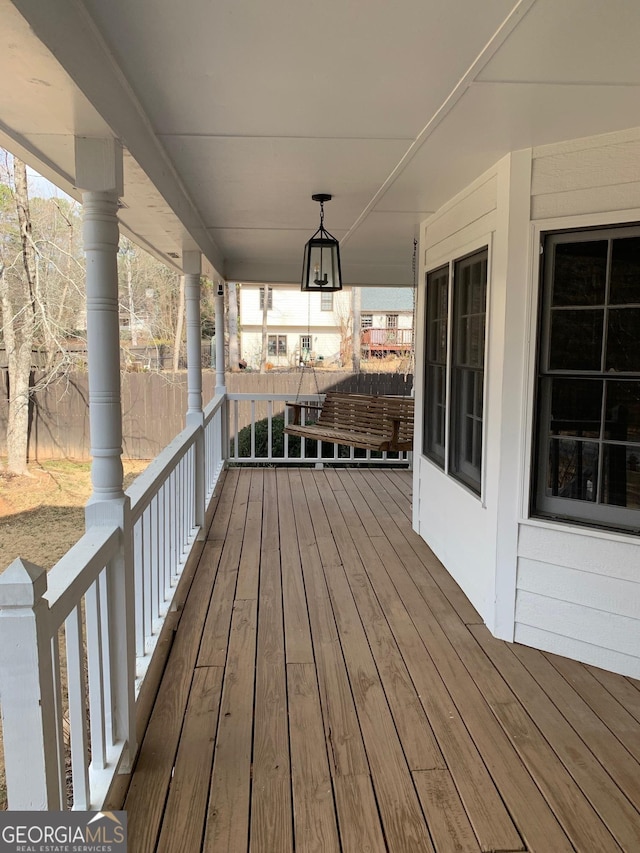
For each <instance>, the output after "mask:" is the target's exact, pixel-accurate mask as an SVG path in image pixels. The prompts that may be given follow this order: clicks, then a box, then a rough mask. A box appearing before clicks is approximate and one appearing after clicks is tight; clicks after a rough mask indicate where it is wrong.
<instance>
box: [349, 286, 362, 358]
mask: <svg viewBox="0 0 640 853" xmlns="http://www.w3.org/2000/svg"><path fill="white" fill-rule="evenodd" d="M361 294H362V291H361V289H360V288H359V287H353V288H352V289H351V300H352V315H353V320H352V338H353V343H352V348H353V352H352V361H353V372H354V373H360V353H361V347H362V343H361V341H362V329H361V320H360V306H361V304H362V300H361Z"/></svg>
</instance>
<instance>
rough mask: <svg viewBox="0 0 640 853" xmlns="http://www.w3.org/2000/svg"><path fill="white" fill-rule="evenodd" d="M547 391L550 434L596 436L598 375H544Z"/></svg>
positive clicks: (599, 413)
mask: <svg viewBox="0 0 640 853" xmlns="http://www.w3.org/2000/svg"><path fill="white" fill-rule="evenodd" d="M545 381H546V382H550V383H551V386H552V391H551V432H552V433H553V434H554V435H579V436H584V437H587V438H599V437H600V419H601V417H602V391H603V386H604V382H603V381H602V380H601V379H557V378H554V379H547V380H545Z"/></svg>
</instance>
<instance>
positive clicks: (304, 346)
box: [300, 335, 311, 356]
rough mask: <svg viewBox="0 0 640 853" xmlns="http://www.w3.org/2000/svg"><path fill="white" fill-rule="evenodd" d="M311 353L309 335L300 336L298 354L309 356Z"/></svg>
mask: <svg viewBox="0 0 640 853" xmlns="http://www.w3.org/2000/svg"><path fill="white" fill-rule="evenodd" d="M310 352H311V335H300V354H301V355H305V356H306V355H309V353H310Z"/></svg>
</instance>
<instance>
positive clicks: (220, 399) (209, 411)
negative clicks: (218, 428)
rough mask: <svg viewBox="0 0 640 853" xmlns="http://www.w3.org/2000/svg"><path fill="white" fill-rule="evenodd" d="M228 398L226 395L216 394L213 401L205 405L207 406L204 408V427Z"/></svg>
mask: <svg viewBox="0 0 640 853" xmlns="http://www.w3.org/2000/svg"><path fill="white" fill-rule="evenodd" d="M228 396H229V395H228V394H216V396H215V397H214V398H213V400H211V402H209V403H207V405H206V406H205V407H204V423H205V426H206V425H207V424H208V423H209V421H210V420H211V418H212V417H213V416H214V415H215V414H216V412H218V411H219V410H220V409H221V408H222V406H223V404H224V401H225V399H227V398H228Z"/></svg>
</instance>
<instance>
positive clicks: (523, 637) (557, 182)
mask: <svg viewBox="0 0 640 853" xmlns="http://www.w3.org/2000/svg"><path fill="white" fill-rule="evenodd" d="M639 210H640V129H635V130H631V131H624V132H621V133H615V134H607V135H606V136H601V137H593V138H589V139H578V140H573V141H571V142H565V143H562V144H559V145H547V146H541V147H540V148H536V149H534V151H533V164H532V181H531V218H532V220H534V221H535V220H542V219H551V218H553V219H554V220H560V221H559V222H558V221H554V223H553V227H554V228H562V227H565V226H564V225H563V223H562V217H566V228H572V227H576V225H577V224H580V223H579V220H577V219H576V217H579V216H583V215H589V214H591V215H592V216H591V219H590V220H589V221H590V222H591V221H592V220H593V224H603V225H606V224H608V223H610V222H611V221H623V220H622V219H621V215H622V217H623V216H624V213H625V211H629V221H634V220H638V219H639V218H640V215H639V214H638V211H639ZM600 213H602V221H601V222H600V223H598V214H600ZM612 217H613V218H612ZM542 227H544V224H543V226H542ZM638 566H640V542H639V541H638V539H637V538H636V537H633V536H629V537H625V536H623V535H620V536H617V535H615V534H613V535H612V534H608V533H605V532H599V531H597V530H590V531H586V530H584V531H581V530H580V529H576V528H575V527H573V528H571V527H568V526H563V525H562V524H558V525H557V527H555V526H552V525H551V524H549V525H545V524H526V523H524V524H521V525H520V533H519V544H518V574H517V598H516V609H515V620H516V627H515V639H516V641H517V642H520V643H523V644H526V645H531V646H535V647H537V648H542V649H545V650H547V651H552V652H555V653H557V654H560V655H568V656H570V657H574V658H577V659H578V660H582V661H585V662H587V663H591V664H593V665H595V666H600V667H603V668H605V669H612V670H614V671H617V672H622V673H624V674H626V675H631V676H634V677H635V678H638V677H640V572H639V571H638Z"/></svg>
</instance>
